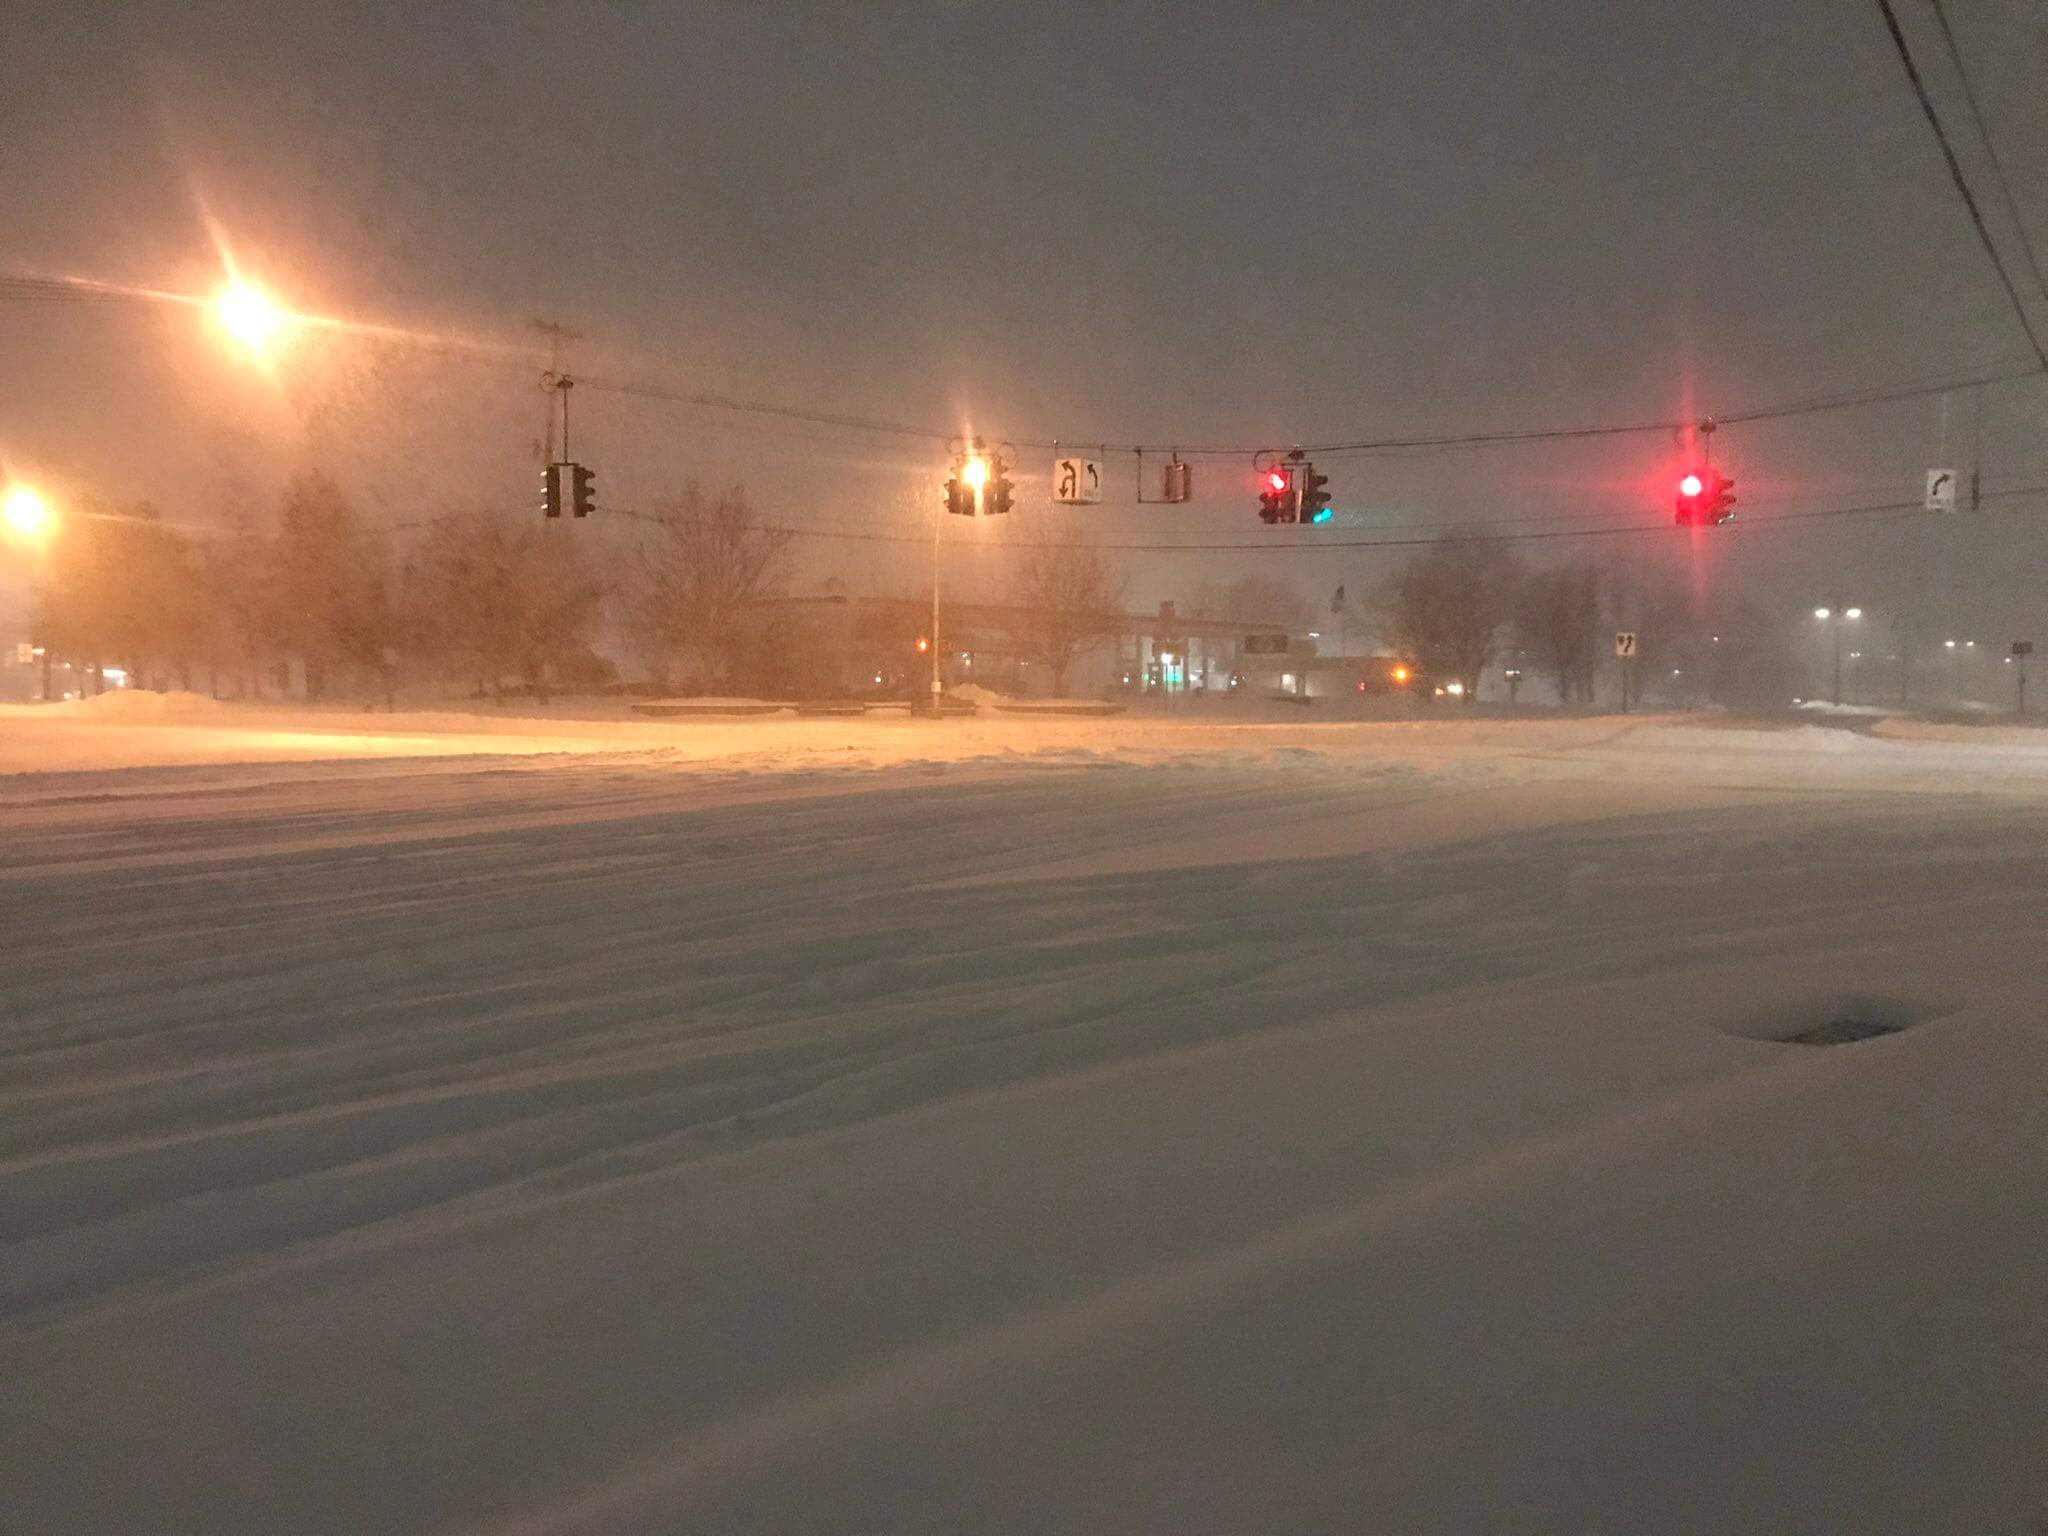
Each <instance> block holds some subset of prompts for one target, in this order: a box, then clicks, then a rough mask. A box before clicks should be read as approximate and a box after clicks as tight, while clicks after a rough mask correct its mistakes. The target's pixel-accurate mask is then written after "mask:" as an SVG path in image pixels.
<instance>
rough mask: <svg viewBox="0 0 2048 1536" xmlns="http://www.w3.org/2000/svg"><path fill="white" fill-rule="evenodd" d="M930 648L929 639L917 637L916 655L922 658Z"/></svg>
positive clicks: (921, 636)
mask: <svg viewBox="0 0 2048 1536" xmlns="http://www.w3.org/2000/svg"><path fill="white" fill-rule="evenodd" d="M931 648H932V643H931V641H930V640H929V639H927V638H926V637H925V636H923V635H919V636H918V637H917V654H918V655H920V656H922V655H923V654H924V653H925V652H926V651H928V650H930V649H931Z"/></svg>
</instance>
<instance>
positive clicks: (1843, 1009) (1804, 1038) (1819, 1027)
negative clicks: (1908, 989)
mask: <svg viewBox="0 0 2048 1536" xmlns="http://www.w3.org/2000/svg"><path fill="white" fill-rule="evenodd" d="M1954 1011H1955V1006H1954V1000H1953V999H1939V1000H1938V999H1935V998H1932V997H1915V998H1901V997H1873V996H1871V995H1869V994H1867V993H1846V992H1836V993H1822V994H1821V995H1819V996H1814V995H1812V994H1809V995H1808V996H1806V997H1805V998H1803V999H1799V1000H1797V1001H1794V1002H1790V1003H1787V1004H1785V1005H1783V1006H1781V1007H1777V1008H1773V1009H1770V1010H1769V1011H1768V1012H1765V1013H1762V1014H1752V1015H1751V1016H1750V1017H1749V1018H1746V1019H1738V1020H1733V1021H1730V1022H1729V1023H1728V1024H1726V1025H1724V1026H1722V1027H1723V1028H1725V1029H1726V1030H1727V1031H1728V1033H1729V1034H1731V1035H1738V1036H1740V1037H1741V1038H1743V1039H1745V1040H1770V1041H1774V1042H1776V1043H1778V1044H1781V1045H1853V1044H1855V1043H1856V1042H1857V1041H1859V1040H1875V1039H1878V1038H1879V1037H1880V1036H1883V1035H1896V1034H1897V1033H1899V1031H1901V1030H1905V1029H1911V1028H1912V1027H1913V1026H1914V1025H1916V1024H1925V1023H1926V1022H1927V1021H1928V1020H1929V1019H1938V1018H1940V1017H1942V1016H1943V1015H1944V1014H1947V1013H1953V1012H1954Z"/></svg>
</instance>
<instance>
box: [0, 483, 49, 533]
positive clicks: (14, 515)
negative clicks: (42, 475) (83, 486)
mask: <svg viewBox="0 0 2048 1536" xmlns="http://www.w3.org/2000/svg"><path fill="white" fill-rule="evenodd" d="M51 522H52V518H51V514H50V503H49V502H48V501H47V500H45V499H44V497H43V493H42V492H41V491H38V490H36V489H35V488H34V487H33V486H28V485H11V486H9V487H8V488H7V495H6V497H5V498H4V499H0V524H4V525H5V526H6V529H7V532H8V534H9V536H11V537H13V538H16V539H20V540H21V541H23V542H24V543H30V544H37V543H41V542H42V540H43V539H44V538H45V537H47V536H48V534H49V532H50V524H51Z"/></svg>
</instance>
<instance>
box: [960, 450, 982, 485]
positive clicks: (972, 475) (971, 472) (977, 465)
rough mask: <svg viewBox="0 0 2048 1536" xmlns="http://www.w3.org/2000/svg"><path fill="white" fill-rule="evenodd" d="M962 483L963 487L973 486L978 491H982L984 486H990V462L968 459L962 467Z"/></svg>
mask: <svg viewBox="0 0 2048 1536" xmlns="http://www.w3.org/2000/svg"><path fill="white" fill-rule="evenodd" d="M960 481H961V484H963V485H971V486H973V487H974V489H976V490H977V491H978V490H980V489H981V488H982V487H983V486H984V485H986V484H988V460H987V459H976V458H970V459H968V461H967V462H966V463H965V464H963V465H961V466H960Z"/></svg>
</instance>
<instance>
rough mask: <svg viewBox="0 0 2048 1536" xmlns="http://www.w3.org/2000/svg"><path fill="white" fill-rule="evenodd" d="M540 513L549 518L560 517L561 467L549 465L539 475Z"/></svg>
mask: <svg viewBox="0 0 2048 1536" xmlns="http://www.w3.org/2000/svg"><path fill="white" fill-rule="evenodd" d="M540 505H541V511H542V512H544V513H545V514H546V515H547V516H549V517H560V516H561V515H562V466H561V465H559V464H550V465H549V466H548V467H547V468H546V470H544V471H543V472H542V474H541V481H540Z"/></svg>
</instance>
